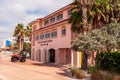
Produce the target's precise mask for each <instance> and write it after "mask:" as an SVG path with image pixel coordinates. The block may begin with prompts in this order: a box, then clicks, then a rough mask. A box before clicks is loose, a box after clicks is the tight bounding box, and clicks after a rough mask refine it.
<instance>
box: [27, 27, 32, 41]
mask: <svg viewBox="0 0 120 80" xmlns="http://www.w3.org/2000/svg"><path fill="white" fill-rule="evenodd" d="M31 30H32V27H31V26H29V25H28V26H27V27H26V29H25V37H28V39H29V41H31Z"/></svg>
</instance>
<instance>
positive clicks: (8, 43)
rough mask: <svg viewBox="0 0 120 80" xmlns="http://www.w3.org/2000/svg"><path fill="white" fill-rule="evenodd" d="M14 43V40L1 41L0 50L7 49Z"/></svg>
mask: <svg viewBox="0 0 120 80" xmlns="http://www.w3.org/2000/svg"><path fill="white" fill-rule="evenodd" d="M12 43H13V38H7V39H2V40H1V41H0V48H6V47H8V46H10V45H11V44H12Z"/></svg>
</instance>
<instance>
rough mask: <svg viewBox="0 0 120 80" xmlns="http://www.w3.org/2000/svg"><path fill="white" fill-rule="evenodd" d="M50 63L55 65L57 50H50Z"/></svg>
mask: <svg viewBox="0 0 120 80" xmlns="http://www.w3.org/2000/svg"><path fill="white" fill-rule="evenodd" d="M49 62H51V63H55V50H54V49H50V50H49Z"/></svg>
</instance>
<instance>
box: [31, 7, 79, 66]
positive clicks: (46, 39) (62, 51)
mask: <svg viewBox="0 0 120 80" xmlns="http://www.w3.org/2000/svg"><path fill="white" fill-rule="evenodd" d="M71 8H72V6H71V5H67V6H65V7H63V8H61V9H59V10H57V11H55V12H53V13H51V14H49V15H48V16H46V17H44V18H38V19H36V20H34V21H32V22H31V23H29V25H31V26H32V49H31V50H32V51H31V59H33V60H36V61H40V62H43V63H45V62H47V63H55V64H72V65H73V64H74V65H78V66H79V64H81V53H75V54H73V51H72V50H71V41H72V39H73V36H72V32H71V25H70V24H69V23H68V20H69V18H70V13H71Z"/></svg>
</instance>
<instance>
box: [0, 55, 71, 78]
mask: <svg viewBox="0 0 120 80" xmlns="http://www.w3.org/2000/svg"><path fill="white" fill-rule="evenodd" d="M64 69H65V67H63V66H59V65H56V66H55V65H54V66H53V64H42V63H39V62H34V61H32V60H27V61H26V62H25V63H21V62H16V63H12V62H10V56H8V55H2V56H1V58H0V80H71V79H70V78H69V77H68V76H67V75H66V73H65V71H64Z"/></svg>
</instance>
